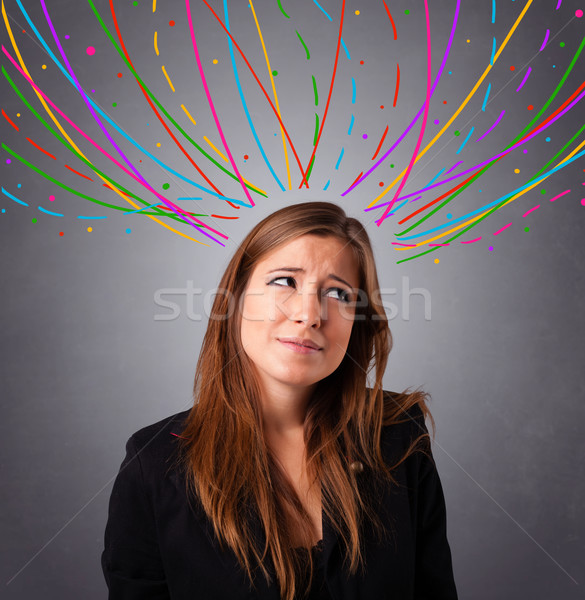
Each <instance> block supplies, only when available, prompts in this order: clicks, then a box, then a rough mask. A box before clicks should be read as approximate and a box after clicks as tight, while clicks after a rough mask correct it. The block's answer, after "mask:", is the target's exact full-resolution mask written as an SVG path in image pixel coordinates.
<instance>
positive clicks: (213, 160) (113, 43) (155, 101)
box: [87, 0, 268, 198]
mask: <svg viewBox="0 0 585 600" xmlns="http://www.w3.org/2000/svg"><path fill="white" fill-rule="evenodd" d="M87 2H88V3H89V5H90V7H91V9H92V10H93V12H94V14H95V16H96V18H97V20H98V21H99V22H100V25H101V26H102V29H103V30H104V32H105V34H106V35H107V36H108V38H109V39H110V41H111V42H112V45H113V46H114V48H115V49H116V51H117V52H118V54H119V55H120V57H121V58H122V60H123V61H124V62H125V63H126V66H127V67H128V70H129V71H130V72H131V73H132V75H134V77H135V78H136V81H137V82H138V83H139V84H140V85H141V86H142V87H143V88H144V90H145V91H146V93H147V94H148V95H149V96H150V98H151V99H152V100H153V102H154V103H155V104H156V105H157V107H158V108H159V109H160V111H161V112H162V113H163V114H164V115H165V117H166V118H167V119H168V120H169V121H170V122H171V123H172V124H173V125H174V126H175V127H176V128H177V130H178V131H180V132H181V134H182V135H183V136H184V137H185V139H187V140H188V141H189V142H190V143H191V145H192V146H194V147H195V148H196V149H197V150H198V151H199V152H201V154H203V156H205V158H207V159H208V160H210V161H211V162H212V163H213V164H214V165H215V166H216V167H218V168H219V169H221V170H222V171H223V172H224V173H225V174H226V175H229V176H230V177H231V178H232V179H234V180H235V181H238V182H239V179H238V178H237V176H236V175H234V174H233V173H231V172H230V171H228V170H227V169H226V168H225V167H223V166H222V165H221V164H219V163H218V162H217V161H216V160H215V159H214V158H213V157H212V156H210V155H209V154H208V153H207V152H206V151H205V150H204V149H203V148H202V147H201V146H199V144H198V143H197V142H196V141H195V140H194V139H192V138H191V137H190V136H189V135H188V134H187V132H186V131H185V130H184V129H183V128H182V127H181V126H180V125H179V124H178V123H177V122H176V121H175V119H173V117H172V116H171V115H170V114H169V112H168V111H167V110H166V109H165V107H164V106H163V105H162V104H161V103H160V102H159V101H158V99H157V98H156V97H155V96H154V94H153V93H152V92H151V91H150V89H149V88H148V87H147V86H146V84H145V83H144V81H142V79H141V78H140V77H139V76H138V73H137V72H136V71H135V70H134V67H132V65H130V62H129V61H128V59H127V58H126V56H125V55H124V53H123V52H122V50H121V49H120V47H119V46H118V44H117V42H116V40H115V39H114V38H113V37H112V34H111V33H110V31H109V29H108V28H107V27H106V24H105V23H104V21H103V19H102V17H101V15H100V14H99V12H98V11H97V9H96V7H95V6H94V4H93V1H92V0H87ZM248 189H249V190H250V191H252V192H255V193H256V194H259V195H260V196H264V197H265V198H268V195H267V194H264V193H262V192H260V191H258V190H256V189H254V188H252V187H250V186H248Z"/></svg>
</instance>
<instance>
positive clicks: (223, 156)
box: [203, 135, 230, 163]
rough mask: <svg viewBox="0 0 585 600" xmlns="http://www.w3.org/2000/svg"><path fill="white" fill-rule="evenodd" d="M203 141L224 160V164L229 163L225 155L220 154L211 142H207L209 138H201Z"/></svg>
mask: <svg viewBox="0 0 585 600" xmlns="http://www.w3.org/2000/svg"><path fill="white" fill-rule="evenodd" d="M203 139H204V140H205V141H206V142H207V143H208V144H209V145H210V146H211V147H212V148H213V150H215V151H216V152H217V154H219V155H220V156H221V157H222V158H223V159H224V160H225V162H226V163H229V162H230V161H229V160H228V157H227V156H226V155H225V154H222V153H221V152H220V151H219V149H218V148H217V147H216V146H214V145H213V144H212V143H211V141H210V140H209V138H208V137H207V136H206V135H204V136H203Z"/></svg>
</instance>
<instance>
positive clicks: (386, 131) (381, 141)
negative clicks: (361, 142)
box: [352, 125, 388, 185]
mask: <svg viewBox="0 0 585 600" xmlns="http://www.w3.org/2000/svg"><path fill="white" fill-rule="evenodd" d="M387 133H388V125H386V129H385V130H384V134H383V135H382V139H381V140H380V143H379V144H378V147H377V148H376V152H374V156H372V160H374V159H375V158H376V156H378V152H380V148H381V147H382V144H383V143H384V140H385V139H386V134H387ZM353 183H355V181H354V182H353ZM353 183H352V185H353Z"/></svg>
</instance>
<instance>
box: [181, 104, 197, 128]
mask: <svg viewBox="0 0 585 600" xmlns="http://www.w3.org/2000/svg"><path fill="white" fill-rule="evenodd" d="M181 108H182V109H183V110H184V111H185V114H186V115H187V116H188V117H189V119H190V120H191V123H193V125H197V121H196V120H195V119H194V118H193V117H192V116H191V115H190V114H189V111H188V110H187V109H186V108H185V105H184V104H181Z"/></svg>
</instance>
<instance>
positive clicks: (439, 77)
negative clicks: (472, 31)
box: [341, 0, 461, 196]
mask: <svg viewBox="0 0 585 600" xmlns="http://www.w3.org/2000/svg"><path fill="white" fill-rule="evenodd" d="M460 5H461V0H457V7H456V8H455V16H454V18H453V27H452V28H451V33H450V35H449V41H448V42H447V47H446V48H445V55H444V56H443V61H442V62H441V66H440V67H439V71H438V72H437V77H436V78H435V81H434V83H433V87H432V88H431V98H432V96H433V94H434V93H435V89H436V87H437V85H438V83H439V81H440V80H441V76H442V75H443V70H444V68H445V65H446V64H447V59H448V58H449V53H450V51H451V44H452V43H453V38H454V37H455V29H456V28H457V19H458V17H459V6H460ZM425 104H426V103H425ZM425 104H423V105H422V106H421V107H420V110H419V111H418V113H417V114H416V116H415V117H414V119H413V120H412V122H411V123H410V125H409V126H408V127H407V128H406V129H405V131H404V133H403V134H402V135H401V136H400V137H399V138H398V139H397V140H396V142H395V143H394V145H393V146H392V147H391V148H390V150H388V152H386V154H384V156H382V158H380V159H379V160H378V162H377V163H376V164H375V165H374V166H373V167H372V168H371V169H370V170H369V171H366V173H365V175H362V177H360V178H359V179H358V180H357V181H355V182H354V183H352V184H351V186H350V187H348V188H347V189H346V190H345V192H342V194H341V195H342V196H345V195H346V194H348V193H349V192H351V190H353V189H354V188H355V187H356V186H358V185H359V184H360V183H361V182H362V181H364V180H365V179H366V178H367V177H369V176H370V175H371V174H372V173H373V172H374V171H375V170H376V169H377V168H378V167H379V166H380V165H381V164H382V163H383V162H384V161H385V160H386V159H387V158H388V157H389V156H390V154H392V152H394V150H395V149H396V147H397V146H398V145H399V144H400V143H401V142H402V140H403V139H404V138H405V137H406V136H407V135H408V133H409V132H410V130H411V129H412V128H413V127H414V124H415V123H416V122H417V121H418V119H419V118H420V116H421V115H422V113H423V111H424V109H425Z"/></svg>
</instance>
